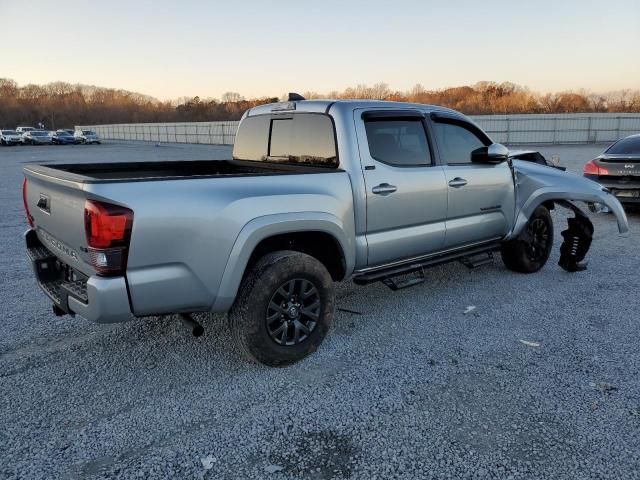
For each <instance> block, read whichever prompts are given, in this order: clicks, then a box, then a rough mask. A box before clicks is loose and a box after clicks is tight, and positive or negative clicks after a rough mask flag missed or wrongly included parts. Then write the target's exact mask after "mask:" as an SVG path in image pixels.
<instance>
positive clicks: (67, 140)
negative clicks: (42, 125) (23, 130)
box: [49, 130, 78, 145]
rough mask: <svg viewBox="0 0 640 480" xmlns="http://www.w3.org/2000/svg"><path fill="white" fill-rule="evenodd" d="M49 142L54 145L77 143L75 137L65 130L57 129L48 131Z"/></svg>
mask: <svg viewBox="0 0 640 480" xmlns="http://www.w3.org/2000/svg"><path fill="white" fill-rule="evenodd" d="M49 136H50V137H51V142H52V143H53V144H54V145H75V144H76V143H78V141H77V139H76V137H74V136H73V135H71V134H70V133H69V132H67V131H66V130H58V131H55V132H49Z"/></svg>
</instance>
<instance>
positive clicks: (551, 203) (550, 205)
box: [542, 200, 556, 211]
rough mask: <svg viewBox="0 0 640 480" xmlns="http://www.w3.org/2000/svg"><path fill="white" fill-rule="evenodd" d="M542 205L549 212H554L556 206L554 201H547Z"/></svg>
mask: <svg viewBox="0 0 640 480" xmlns="http://www.w3.org/2000/svg"><path fill="white" fill-rule="evenodd" d="M542 205H543V206H545V207H547V210H549V211H551V210H553V209H554V208H555V206H556V204H555V202H554V201H553V200H547V201H546V202H542Z"/></svg>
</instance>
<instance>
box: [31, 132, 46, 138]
mask: <svg viewBox="0 0 640 480" xmlns="http://www.w3.org/2000/svg"><path fill="white" fill-rule="evenodd" d="M47 135H49V133H48V132H42V131H35V132H34V131H32V132H31V136H33V137H46V136H47Z"/></svg>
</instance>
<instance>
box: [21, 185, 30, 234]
mask: <svg viewBox="0 0 640 480" xmlns="http://www.w3.org/2000/svg"><path fill="white" fill-rule="evenodd" d="M22 204H23V205H24V213H25V215H26V216H27V223H28V224H29V226H30V227H31V228H33V217H32V216H31V213H30V212H29V204H28V203H27V179H26V178H24V179H22Z"/></svg>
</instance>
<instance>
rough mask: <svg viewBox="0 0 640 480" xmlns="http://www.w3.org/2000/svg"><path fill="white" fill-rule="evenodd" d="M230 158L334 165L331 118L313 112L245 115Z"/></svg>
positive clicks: (334, 147)
mask: <svg viewBox="0 0 640 480" xmlns="http://www.w3.org/2000/svg"><path fill="white" fill-rule="evenodd" d="M233 159H234V160H244V161H252V162H267V163H280V164H286V165H304V166H316V167H329V168H337V167H338V155H337V151H336V138H335V130H334V128H333V122H332V121H331V118H330V117H329V116H328V115H323V114H314V113H296V114H292V115H257V116H253V117H246V118H245V119H244V120H243V121H242V123H241V125H240V128H239V129H238V133H237V135H236V140H235V143H234V146H233Z"/></svg>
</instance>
